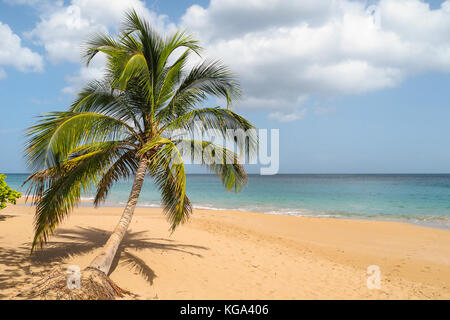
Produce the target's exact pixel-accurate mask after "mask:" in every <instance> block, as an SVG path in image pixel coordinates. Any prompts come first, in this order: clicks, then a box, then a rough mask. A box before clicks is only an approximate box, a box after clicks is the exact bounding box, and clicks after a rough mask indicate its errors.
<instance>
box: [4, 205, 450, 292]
mask: <svg viewBox="0 0 450 320" xmlns="http://www.w3.org/2000/svg"><path fill="white" fill-rule="evenodd" d="M33 210H34V208H33V207H25V206H19V205H9V206H8V207H7V208H5V209H4V210H2V211H1V213H0V243H1V245H0V299H9V298H13V297H14V296H15V295H17V293H18V292H19V291H20V289H23V288H25V287H27V286H29V285H30V284H32V283H33V281H35V280H36V279H39V277H40V276H41V275H42V274H43V272H45V271H47V270H51V269H52V268H54V267H55V266H58V265H59V266H63V267H67V266H69V265H78V266H80V268H81V269H83V268H84V267H85V266H86V265H87V264H88V263H89V262H90V260H91V259H92V258H93V257H94V256H95V255H96V253H97V252H98V250H99V248H100V247H101V246H102V245H103V244H104V242H105V241H106V239H107V237H108V236H109V234H110V232H111V230H112V229H113V228H114V227H115V225H116V223H117V221H118V218H119V215H120V214H121V211H122V209H121V208H106V207H102V208H99V209H94V208H92V207H79V208H77V209H76V210H75V211H74V212H73V214H72V215H71V216H70V217H69V218H68V219H67V220H66V221H65V223H63V224H62V225H61V226H60V227H59V228H58V229H57V232H56V234H55V235H54V236H53V237H51V239H50V242H49V243H48V246H47V247H46V248H44V249H43V250H41V251H38V252H36V253H35V254H34V255H32V256H30V255H29V249H30V242H31V240H32V236H33ZM168 228H169V225H168V224H167V222H166V221H165V219H164V217H163V216H162V214H161V210H160V209H147V208H138V209H137V210H136V214H135V216H134V218H133V221H132V224H131V228H130V230H129V232H128V234H127V236H126V238H125V240H124V242H123V247H122V248H121V249H120V250H119V254H118V255H117V256H116V261H115V262H114V265H113V268H112V269H113V271H112V273H111V274H110V277H111V278H112V279H113V280H114V281H115V282H116V283H117V284H118V285H119V286H121V287H123V288H125V289H127V290H130V291H131V292H133V293H134V294H136V295H137V296H138V298H139V299H450V231H446V230H439V229H432V228H425V227H419V226H414V225H410V224H407V223H398V222H381V221H365V220H364V221H362V220H361V221H360V220H341V219H326V218H305V217H293V216H279V215H268V214H259V213H251V212H240V211H218V210H217V211H214V210H196V211H195V213H194V215H193V216H192V217H191V219H190V221H189V222H188V223H187V224H185V225H183V226H182V227H180V228H179V229H178V230H177V231H176V232H175V233H174V234H172V235H171V234H170V232H169V231H168ZM370 265H377V266H379V267H380V271H381V288H380V289H379V290H376V289H374V290H369V289H368V288H367V285H366V280H367V277H368V275H367V274H366V270H367V267H368V266H370Z"/></svg>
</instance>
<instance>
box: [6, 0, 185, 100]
mask: <svg viewBox="0 0 450 320" xmlns="http://www.w3.org/2000/svg"><path fill="white" fill-rule="evenodd" d="M11 1H12V0H11ZM19 2H30V3H31V4H36V3H35V1H33V0H19ZM39 5H41V6H42V7H40V11H41V12H42V13H41V17H40V21H39V22H38V23H37V25H36V27H35V28H34V29H33V30H31V31H30V32H27V33H26V35H27V36H28V37H29V38H31V39H33V40H35V41H36V42H37V43H38V44H40V45H42V46H44V48H45V50H46V52H47V58H48V59H49V60H50V61H51V62H53V63H59V62H64V61H69V62H73V63H80V62H81V46H82V44H83V42H84V41H86V40H87V39H88V38H89V36H91V35H93V34H95V33H98V32H110V33H115V32H117V30H118V28H119V26H120V24H121V22H122V21H123V18H124V15H125V12H126V11H127V10H129V9H135V10H136V11H137V12H138V13H139V14H140V15H142V16H144V17H145V18H146V19H148V20H149V21H150V22H151V23H152V25H153V27H155V28H156V29H158V30H161V31H163V32H167V31H171V30H174V29H175V28H176V27H175V25H174V24H171V23H169V21H168V17H167V16H165V15H157V14H156V13H154V12H152V11H150V10H149V9H147V8H146V5H145V2H144V1H141V0H71V1H70V2H69V3H67V4H65V3H64V2H62V1H53V2H51V1H50V0H48V1H45V2H41V3H39V4H37V6H38V7H39ZM103 67H104V59H101V58H100V59H96V62H94V63H92V64H91V65H90V66H89V68H86V67H85V66H80V70H79V71H78V72H77V73H76V74H73V75H70V76H68V77H66V80H67V82H68V85H67V86H66V87H64V88H63V92H64V93H67V94H74V93H76V91H77V90H78V89H79V88H80V87H81V86H82V85H83V84H85V83H86V82H88V81H90V80H92V79H95V78H98V77H99V76H101V75H102V74H103Z"/></svg>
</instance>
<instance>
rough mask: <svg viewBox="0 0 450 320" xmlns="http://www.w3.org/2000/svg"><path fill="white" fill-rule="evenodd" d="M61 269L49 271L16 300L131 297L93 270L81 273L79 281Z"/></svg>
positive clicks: (101, 273) (106, 277)
mask: <svg viewBox="0 0 450 320" xmlns="http://www.w3.org/2000/svg"><path fill="white" fill-rule="evenodd" d="M72 279H74V277H70V274H67V273H66V272H64V271H63V270H62V269H61V268H55V269H53V270H51V271H50V272H49V273H48V274H47V275H46V276H45V277H44V278H42V279H40V280H39V281H37V282H36V283H34V284H33V286H32V287H31V288H30V289H26V290H24V291H22V292H21V293H19V294H18V295H17V297H16V298H19V299H20V298H22V299H23V298H25V299H41V300H114V299H117V298H125V299H126V298H127V296H128V297H131V296H132V294H131V293H130V292H128V291H126V290H124V289H122V288H120V287H119V286H118V285H116V284H115V283H114V282H113V281H112V280H111V279H110V278H109V277H108V276H107V275H106V274H104V273H103V272H101V271H100V270H97V269H94V268H86V269H84V270H83V271H82V272H81V276H80V277H79V279H80V280H79V281H78V282H77V281H73V280H72Z"/></svg>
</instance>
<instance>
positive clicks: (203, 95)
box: [26, 11, 257, 298]
mask: <svg viewBox="0 0 450 320" xmlns="http://www.w3.org/2000/svg"><path fill="white" fill-rule="evenodd" d="M200 52H201V48H200V46H199V43H198V42H197V41H196V40H195V39H193V37H192V36H190V35H188V34H186V33H185V32H177V33H175V34H173V35H170V36H167V37H163V36H161V35H160V34H158V33H157V32H155V31H154V30H153V29H152V28H151V27H150V25H149V23H148V22H147V21H145V20H144V19H142V18H140V17H139V16H138V15H137V14H136V13H135V12H134V11H130V12H128V13H127V14H126V17H125V21H124V24H123V27H122V29H121V32H120V34H119V35H118V36H117V37H116V38H114V37H111V36H109V35H106V34H97V35H95V36H94V37H92V38H91V39H90V40H88V41H87V42H86V47H85V48H84V58H85V59H86V62H87V64H89V62H90V61H91V60H92V59H93V58H94V57H95V56H96V55H97V54H99V53H102V54H104V55H105V56H106V59H107V64H106V68H105V76H104V78H102V79H98V80H96V81H93V82H91V83H89V84H88V85H87V86H86V87H85V88H83V89H82V90H81V91H80V92H79V94H78V97H77V98H76V100H75V101H74V102H73V104H72V105H71V106H70V107H69V109H68V110H67V111H65V112H52V113H49V114H45V115H43V116H42V117H41V119H40V120H39V121H38V123H37V124H36V125H34V126H32V127H30V128H29V129H28V133H27V135H28V137H29V140H28V142H27V144H26V157H27V160H28V163H29V165H30V167H31V168H32V170H33V172H34V173H32V174H31V175H30V176H29V177H28V179H27V181H26V182H28V183H30V187H29V189H28V190H29V195H33V202H34V203H35V205H36V214H35V235H34V240H33V243H32V251H33V250H35V249H36V248H37V247H42V246H43V245H44V244H45V243H46V242H47V240H48V237H49V236H50V235H51V234H52V232H53V231H54V230H55V228H56V227H57V226H58V224H59V223H60V222H61V221H63V219H64V218H66V217H67V216H68V215H69V214H70V212H71V211H72V209H73V208H74V206H76V205H77V203H78V202H79V200H80V197H81V195H82V194H83V192H85V191H89V190H94V191H95V200H94V204H95V205H96V206H97V205H99V204H100V203H101V202H102V201H104V200H105V199H106V197H107V195H108V191H109V190H110V188H111V187H112V186H113V185H114V183H115V182H117V181H118V180H120V179H128V178H131V177H133V178H134V182H133V185H132V188H131V192H130V195H129V199H128V202H127V204H126V206H125V209H124V211H123V214H122V217H121V218H120V220H119V223H118V224H117V227H116V228H115V229H114V232H113V233H112V234H111V236H110V238H109V240H108V241H107V242H106V244H105V246H104V247H103V249H102V251H101V253H100V254H99V255H98V256H97V257H95V258H94V260H93V261H92V262H91V264H90V265H89V266H88V268H86V269H85V270H84V272H83V274H87V275H89V277H90V278H89V279H90V280H89V281H87V280H86V281H85V282H86V283H91V284H90V285H88V286H87V288H86V286H83V290H88V289H89V288H91V292H89V293H87V294H86V295H81V296H77V297H88V298H95V297H103V298H112V297H114V296H117V295H120V294H121V293H123V291H121V290H119V288H118V287H117V286H115V285H114V284H113V283H112V282H111V281H110V280H109V278H107V275H108V274H109V272H110V269H111V265H112V262H113V258H114V256H115V255H116V252H117V250H118V247H119V245H120V243H121V241H122V239H123V237H124V235H125V234H126V231H127V229H128V227H129V225H130V222H131V219H132V216H133V212H134V209H135V207H136V204H137V202H138V198H139V194H140V192H141V189H142V185H143V182H144V179H145V177H146V175H147V174H148V175H149V176H150V177H151V178H153V181H154V183H155V184H156V186H157V187H158V189H159V190H160V193H161V203H162V207H163V211H164V213H165V214H166V216H167V219H168V220H169V222H170V229H171V230H172V231H174V230H175V229H176V227H177V226H179V225H180V224H182V223H183V222H185V221H187V219H188V218H189V215H190V214H191V212H192V205H191V202H190V200H189V198H188V197H187V195H186V174H185V167H184V162H183V159H184V158H185V157H186V153H187V152H186V151H187V150H188V151H189V153H187V154H190V156H191V157H192V156H194V157H197V159H198V157H199V156H200V158H201V159H203V160H204V161H203V164H204V165H205V166H206V167H207V168H208V169H209V170H211V171H212V172H214V173H215V174H217V175H218V176H219V177H220V178H221V180H222V183H223V185H224V186H225V187H226V189H228V190H232V189H233V190H235V191H236V192H238V191H240V190H241V188H242V187H243V186H244V185H245V184H246V182H247V176H246V174H245V171H244V169H243V167H242V165H241V164H240V163H239V161H238V160H239V156H246V157H248V156H252V154H254V152H255V150H256V144H257V137H256V135H255V133H254V131H252V130H251V129H253V126H252V125H251V124H250V123H249V122H248V121H247V120H246V119H244V118H243V117H241V116H239V115H238V114H236V113H235V112H233V111H231V110H230V108H229V106H230V104H231V103H232V102H233V101H234V100H235V99H236V98H237V97H238V96H239V94H240V87H239V84H238V82H237V80H236V78H235V76H234V75H233V74H232V73H231V72H230V71H229V69H228V68H227V67H226V66H224V65H222V64H221V63H220V62H219V61H211V60H203V61H202V62H200V63H199V64H197V65H195V66H192V67H190V68H189V67H188V65H189V58H190V56H191V55H192V54H194V55H200ZM211 96H212V97H218V98H223V100H224V101H226V104H227V107H226V108H219V107H212V108H208V107H206V108H200V106H201V104H202V103H205V102H207V101H208V99H209V98H210V97H211ZM202 130H208V132H209V134H210V135H211V134H213V135H214V136H215V137H222V138H223V139H225V141H228V142H229V141H231V143H232V144H233V148H232V150H230V149H228V148H225V147H224V146H223V144H222V145H220V144H214V143H213V142H212V141H211V139H207V138H204V139H193V138H192V135H195V134H196V133H198V132H199V131H202ZM233 130H241V131H242V130H243V131H246V132H249V133H248V134H247V135H246V139H238V138H237V137H236V135H235V133H234V131H233ZM180 132H182V133H180ZM183 132H184V133H183ZM92 275H95V277H96V278H97V279H94V278H95V277H93V276H92ZM57 278H58V277H52V279H57ZM83 279H84V275H83ZM98 279H100V280H98ZM58 281H60V282H61V281H63V280H62V278H61V279H59V280H58ZM64 281H65V277H64ZM49 283H52V281H45V282H44V284H45V288H46V289H45V290H44V291H45V292H47V291H49V290H50V289H52V288H53V289H54V288H56V287H58V286H60V287H61V283H59V284H53V287H52V286H51V285H50V284H49ZM92 286H94V287H92ZM63 287H64V286H63ZM99 288H100V289H101V288H103V289H102V290H103V291H102V292H104V295H100V296H95V295H94V296H93V295H92V291H97V292H98V291H99ZM105 288H106V289H105ZM100 291H101V290H100ZM66 294H69V293H67V292H66ZM70 294H71V293H70ZM63 296H64V295H62V296H61V297H63ZM72 297H73V296H72Z"/></svg>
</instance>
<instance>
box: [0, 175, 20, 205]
mask: <svg viewBox="0 0 450 320" xmlns="http://www.w3.org/2000/svg"><path fill="white" fill-rule="evenodd" d="M5 178H6V176H5V175H4V174H0V210H1V209H3V208H5V207H6V203H7V202H9V203H12V204H16V200H17V199H19V198H20V197H21V196H22V194H21V193H20V192H17V191H16V190H13V189H11V188H10V187H8V185H7V184H6V181H5Z"/></svg>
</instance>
